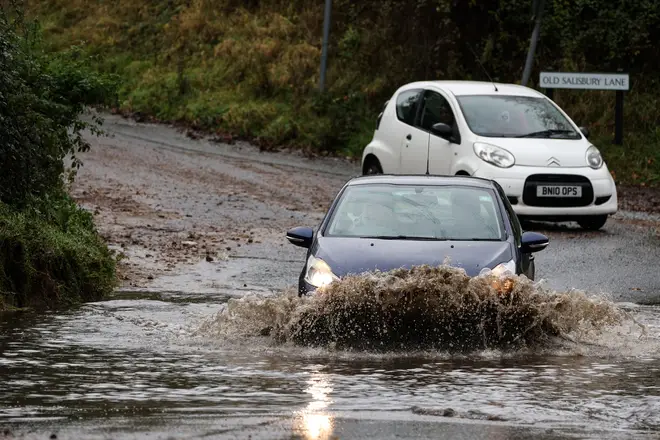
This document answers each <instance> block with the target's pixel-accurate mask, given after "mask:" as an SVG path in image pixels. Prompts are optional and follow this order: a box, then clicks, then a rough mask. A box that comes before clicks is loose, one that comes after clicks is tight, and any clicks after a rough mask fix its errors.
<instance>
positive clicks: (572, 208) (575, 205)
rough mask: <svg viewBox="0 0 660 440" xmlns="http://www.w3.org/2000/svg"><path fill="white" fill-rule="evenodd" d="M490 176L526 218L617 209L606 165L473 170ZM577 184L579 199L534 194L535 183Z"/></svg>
mask: <svg viewBox="0 0 660 440" xmlns="http://www.w3.org/2000/svg"><path fill="white" fill-rule="evenodd" d="M474 175H475V176H477V177H483V178H487V179H493V180H495V181H497V183H499V184H500V185H501V186H502V188H503V189H504V192H505V193H506V195H507V196H508V197H509V200H510V201H511V204H512V206H513V209H514V211H515V212H516V214H518V215H520V216H528V217H557V218H576V217H581V216H586V215H608V214H614V213H615V212H617V209H618V199H617V193H616V185H615V183H614V180H613V179H612V176H611V175H610V173H609V170H608V169H607V167H605V166H604V167H603V168H601V169H599V170H594V169H591V168H588V167H584V168H551V167H521V166H513V167H511V168H509V169H501V168H497V167H494V166H491V165H484V166H481V167H479V169H478V170H477V171H476V172H475V173H474ZM537 184H540V185H579V186H581V187H582V192H583V195H582V197H581V198H568V197H562V198H554V197H536V185H537Z"/></svg>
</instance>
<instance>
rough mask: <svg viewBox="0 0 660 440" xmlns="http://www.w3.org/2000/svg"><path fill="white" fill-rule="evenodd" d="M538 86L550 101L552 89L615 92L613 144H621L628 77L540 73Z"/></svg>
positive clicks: (619, 74) (621, 74) (604, 74)
mask: <svg viewBox="0 0 660 440" xmlns="http://www.w3.org/2000/svg"><path fill="white" fill-rule="evenodd" d="M539 85H540V86H541V87H542V88H544V89H546V90H547V92H546V94H547V95H548V97H549V98H550V99H552V96H553V93H552V92H553V90H554V89H579V90H613V91H616V103H615V105H614V143H615V144H617V145H622V144H623V92H625V91H628V90H630V76H629V75H628V74H627V73H572V72H541V76H540V77H539Z"/></svg>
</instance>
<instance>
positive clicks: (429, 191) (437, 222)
mask: <svg viewBox="0 0 660 440" xmlns="http://www.w3.org/2000/svg"><path fill="white" fill-rule="evenodd" d="M494 197H495V193H494V192H493V191H491V190H489V189H482V188H475V187H468V186H448V185H445V186H438V185H435V186H433V185H423V186H420V185H387V184H378V185H376V184H374V185H355V186H350V187H348V188H347V189H346V190H345V192H344V193H343V194H342V196H341V199H340V200H339V203H338V204H337V207H336V209H335V210H334V212H333V215H332V217H331V219H330V221H329V223H328V225H327V227H326V228H325V232H324V235H326V236H329V237H332V236H334V237H363V238H381V239H401V240H406V239H409V240H415V239H417V240H491V241H492V240H496V241H499V240H503V239H504V238H503V237H504V228H503V226H502V217H501V215H500V212H499V209H498V207H499V205H497V203H496V201H495V199H494Z"/></svg>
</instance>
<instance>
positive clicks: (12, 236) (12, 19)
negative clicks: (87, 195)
mask: <svg viewBox="0 0 660 440" xmlns="http://www.w3.org/2000/svg"><path fill="white" fill-rule="evenodd" d="M42 43H43V42H42V40H41V38H40V33H39V28H38V27H36V26H34V25H32V24H30V23H27V22H26V21H24V19H23V17H22V14H21V11H20V8H15V7H13V6H12V7H8V6H6V5H5V6H2V7H0V163H2V173H0V310H4V309H12V308H26V307H39V308H41V307H60V306H66V305H71V304H75V303H79V302H80V301H86V300H96V299H100V298H102V297H103V296H104V295H105V294H106V293H108V292H110V291H111V289H112V288H113V287H114V285H115V262H116V261H115V257H114V256H113V255H112V253H111V252H110V250H109V249H108V247H107V246H106V244H105V243H104V242H103V241H102V239H101V238H100V237H99V235H98V234H97V231H96V229H95V227H94V222H93V217H92V214H90V213H88V212H87V211H84V210H83V209H81V208H80V207H78V206H77V205H76V203H75V202H74V201H73V200H72V199H71V198H70V197H69V196H68V194H67V191H66V189H67V188H66V186H67V184H68V183H69V182H71V181H72V179H73V177H74V175H75V170H76V169H77V168H78V167H79V166H80V164H81V162H80V160H79V159H78V158H77V154H79V153H81V152H84V151H86V150H87V149H88V148H89V145H88V144H87V143H86V142H85V140H84V139H83V138H82V132H83V130H85V129H91V130H98V129H99V122H100V121H95V122H94V123H84V122H80V121H79V119H78V118H79V116H80V115H81V114H82V113H83V111H84V110H85V108H86V106H89V105H99V104H103V103H105V102H108V100H109V99H112V98H114V97H115V90H116V84H115V82H112V81H109V80H107V79H106V78H105V77H102V76H99V75H98V74H97V73H95V72H92V71H90V70H89V68H88V67H87V66H88V63H87V61H86V59H85V57H84V56H83V55H82V54H81V53H80V52H77V51H75V50H68V51H65V52H61V53H58V54H55V55H46V54H44V53H43V52H42V50H41V48H42ZM65 159H66V161H65ZM67 163H70V165H69V166H67Z"/></svg>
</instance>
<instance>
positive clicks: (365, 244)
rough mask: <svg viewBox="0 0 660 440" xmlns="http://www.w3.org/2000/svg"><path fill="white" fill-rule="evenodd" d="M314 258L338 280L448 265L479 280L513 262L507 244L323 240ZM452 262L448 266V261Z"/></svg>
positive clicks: (342, 238)
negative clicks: (484, 271) (483, 273)
mask: <svg viewBox="0 0 660 440" xmlns="http://www.w3.org/2000/svg"><path fill="white" fill-rule="evenodd" d="M314 255H315V256H316V257H317V258H320V259H322V260H324V261H325V262H326V263H327V264H328V265H329V266H330V268H331V269H332V271H333V273H334V274H335V275H337V276H338V277H342V276H345V275H349V274H360V273H364V272H371V271H374V270H380V271H388V270H392V269H397V268H407V269H409V268H410V267H411V266H419V265H423V264H428V265H431V266H439V265H441V264H444V263H447V264H449V265H451V266H454V267H459V268H463V269H465V271H466V272H467V274H468V275H469V276H476V275H478V274H479V272H480V271H481V270H482V269H483V268H484V267H489V268H491V269H492V268H493V267H495V266H497V265H498V264H499V263H505V262H507V261H511V259H513V254H512V251H511V245H510V243H509V242H507V241H481V242H478V241H414V240H376V239H366V238H344V237H319V239H318V241H317V243H316V246H315V252H314ZM447 258H449V261H448V262H447V261H446V259H447Z"/></svg>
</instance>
